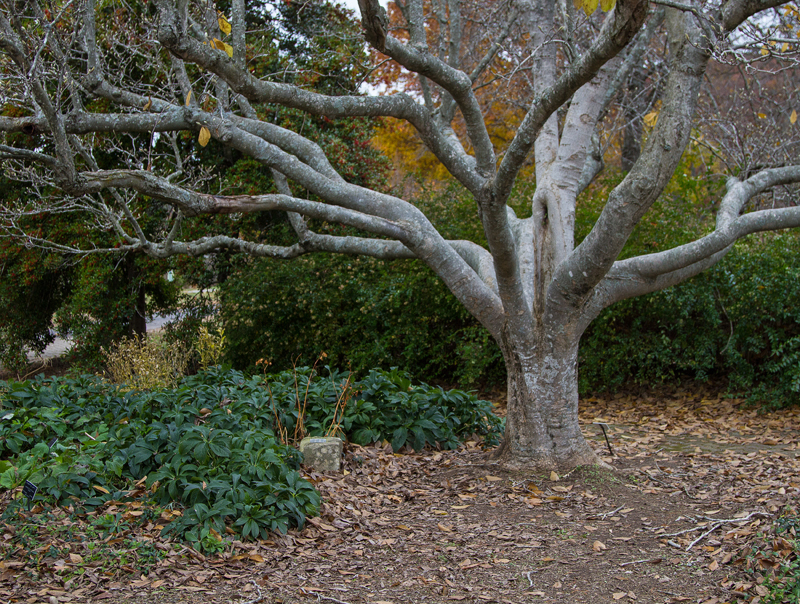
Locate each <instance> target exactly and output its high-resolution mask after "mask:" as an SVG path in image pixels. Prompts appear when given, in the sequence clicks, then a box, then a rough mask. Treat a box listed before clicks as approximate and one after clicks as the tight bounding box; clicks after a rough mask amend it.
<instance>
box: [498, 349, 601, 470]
mask: <svg viewBox="0 0 800 604" xmlns="http://www.w3.org/2000/svg"><path fill="white" fill-rule="evenodd" d="M504 354H505V359H506V369H507V371H508V413H507V416H506V433H505V439H504V442H503V444H502V445H501V446H500V448H499V449H498V450H497V452H496V454H495V456H496V458H497V459H499V460H500V461H501V462H502V463H503V465H504V466H506V467H508V468H510V469H536V470H548V471H549V470H556V471H564V470H571V469H573V468H575V467H576V466H581V465H593V464H599V465H603V466H606V465H607V464H605V463H604V462H603V461H601V460H600V459H599V458H598V456H597V455H596V454H595V452H594V451H593V450H592V448H591V447H590V446H589V443H587V442H586V439H585V438H584V437H583V434H582V432H581V428H580V424H579V422H578V363H577V360H578V347H577V345H574V346H569V347H568V348H567V349H565V350H560V351H559V350H556V351H554V350H550V351H548V352H546V353H538V354H537V353H534V354H531V355H529V356H525V355H521V354H519V353H514V352H509V351H504Z"/></svg>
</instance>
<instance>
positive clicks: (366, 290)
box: [219, 256, 504, 385]
mask: <svg viewBox="0 0 800 604" xmlns="http://www.w3.org/2000/svg"><path fill="white" fill-rule="evenodd" d="M219 292H220V303H221V308H220V314H221V319H222V322H223V324H224V326H225V334H226V337H227V341H228V345H229V348H228V352H227V356H226V358H227V360H228V361H230V362H231V363H232V364H233V365H234V366H235V367H252V366H253V365H254V363H255V362H256V360H257V359H260V358H262V357H265V356H266V357H268V358H269V360H270V361H271V362H272V364H273V366H274V367H276V368H278V369H288V368H290V367H292V365H293V364H294V363H299V364H311V363H312V362H313V361H314V358H315V355H316V353H317V351H319V350H325V351H326V352H327V353H328V355H329V361H330V363H331V364H332V365H336V366H339V367H347V366H349V367H350V368H351V369H352V370H353V371H355V372H356V373H358V374H362V375H363V374H365V373H366V372H367V371H368V370H369V369H370V368H372V367H391V366H400V367H403V368H404V369H405V370H407V371H410V372H412V373H413V374H414V375H417V376H420V377H421V378H423V379H426V380H439V381H444V382H448V383H458V384H464V385H471V384H476V383H487V382H490V383H497V382H501V381H502V380H503V379H504V375H503V361H502V355H501V353H500V350H499V349H498V347H497V345H496V344H495V343H494V341H493V340H492V339H491V338H490V337H489V335H488V333H487V332H486V331H485V330H484V329H483V328H482V327H481V326H480V324H479V323H478V322H477V321H476V320H475V319H474V318H472V317H471V316H470V315H469V313H468V312H467V311H466V310H465V309H464V307H463V306H461V304H460V303H459V302H458V301H457V300H456V299H455V297H454V296H453V295H452V294H451V293H450V292H449V291H448V290H447V288H446V287H445V286H444V284H443V283H442V282H441V281H440V280H439V279H438V278H437V277H436V276H435V275H433V273H431V272H430V270H429V269H427V267H424V266H420V265H419V264H418V263H416V262H410V261H397V262H384V261H380V260H375V259H371V258H349V257H342V256H321V257H305V258H301V259H298V260H295V261H293V262H291V263H286V262H280V261H275V260H259V261H258V262H256V263H254V264H253V265H252V266H251V267H249V269H248V270H246V271H242V272H240V273H237V274H235V275H233V276H231V277H229V278H228V279H227V281H225V283H224V284H222V285H221V286H220V289H219Z"/></svg>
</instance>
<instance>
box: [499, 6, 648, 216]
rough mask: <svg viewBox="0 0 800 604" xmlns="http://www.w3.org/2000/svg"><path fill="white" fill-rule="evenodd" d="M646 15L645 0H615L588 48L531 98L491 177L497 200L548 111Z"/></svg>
mask: <svg viewBox="0 0 800 604" xmlns="http://www.w3.org/2000/svg"><path fill="white" fill-rule="evenodd" d="M646 17H647V0H623V1H622V2H617V4H616V6H615V7H614V10H613V11H612V12H611V14H609V16H608V17H607V18H606V20H605V22H604V23H603V28H602V29H601V31H600V35H599V36H598V38H597V40H596V41H595V42H594V44H592V46H591V48H590V49H589V50H588V51H587V52H586V53H585V54H584V55H583V56H582V57H581V58H580V59H579V60H578V61H577V62H576V63H575V64H573V65H572V66H570V67H569V68H568V69H567V71H566V73H564V74H563V75H562V76H561V77H560V78H559V79H558V80H557V81H556V83H555V84H554V85H553V86H552V87H550V88H549V89H547V90H546V91H544V92H543V93H541V94H539V95H537V96H536V98H534V99H533V102H532V103H531V108H530V110H529V111H528V113H527V114H526V116H525V118H524V119H523V120H522V123H521V124H520V126H519V128H518V130H517V133H516V135H515V136H514V140H513V142H512V143H511V145H510V146H509V149H508V151H507V152H506V154H505V156H504V157H503V161H502V162H501V164H500V168H499V169H498V173H497V176H496V178H495V196H496V197H497V199H498V200H502V201H503V202H505V200H506V199H508V195H509V194H510V192H511V187H512V185H513V183H514V180H515V179H516V176H517V174H518V172H519V170H520V168H521V167H522V164H523V163H524V162H525V160H526V158H527V157H528V154H529V153H530V150H531V148H532V147H533V145H534V142H535V141H536V137H537V136H538V134H539V130H540V129H541V128H542V126H543V125H544V123H545V122H546V121H547V119H548V118H549V117H550V115H552V114H553V112H554V111H556V109H558V107H560V106H561V105H563V104H564V103H565V102H566V101H567V99H569V97H570V96H572V95H573V94H574V93H575V91H577V90H578V89H579V88H580V87H581V86H583V85H584V84H585V83H586V82H588V81H589V80H590V79H591V78H592V77H594V75H595V74H596V73H597V72H598V71H599V70H600V68H601V67H602V66H603V65H604V64H605V63H606V62H608V61H609V60H610V59H612V58H613V57H614V56H615V55H616V54H617V53H618V52H619V51H620V50H622V49H623V48H624V47H625V46H626V45H627V44H628V43H629V42H630V40H631V39H632V38H633V37H634V36H635V35H636V32H637V31H638V30H639V28H640V27H641V26H642V24H643V23H644V20H645V18H646Z"/></svg>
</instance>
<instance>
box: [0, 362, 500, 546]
mask: <svg viewBox="0 0 800 604" xmlns="http://www.w3.org/2000/svg"><path fill="white" fill-rule="evenodd" d="M315 378H316V376H315V374H314V372H313V371H312V370H311V369H298V370H297V371H296V372H284V373H281V374H278V375H275V376H269V378H268V379H266V380H265V379H264V378H263V377H261V376H255V377H246V376H245V375H244V374H242V373H240V372H238V371H233V370H223V369H220V368H214V369H211V370H209V371H206V372H201V373H199V374H197V375H195V376H191V377H187V378H185V379H184V380H183V381H181V382H180V383H179V384H178V385H177V387H175V388H173V389H163V390H156V391H134V390H128V389H127V388H125V387H118V386H113V385H110V384H108V383H106V382H104V381H102V380H101V379H99V378H97V377H95V376H89V375H85V376H81V377H79V378H74V379H71V378H51V379H42V378H39V379H36V380H33V381H28V382H10V383H7V384H5V383H0V385H1V386H2V391H0V392H2V399H0V400H2V401H3V409H2V419H3V423H2V425H0V460H2V461H0V486H2V487H4V488H6V489H13V488H16V487H17V486H19V485H20V484H21V483H22V482H23V481H25V480H30V481H31V482H33V483H35V484H36V485H37V486H38V487H39V492H40V494H42V495H45V496H46V497H47V498H49V499H51V500H52V501H53V502H55V503H57V504H66V503H70V504H74V505H79V506H88V507H90V508H93V507H97V506H101V505H106V504H108V503H109V502H112V501H124V500H126V498H129V497H130V496H131V492H132V491H134V490H135V489H136V488H137V487H138V486H141V485H142V484H144V485H145V487H146V488H147V494H148V496H149V497H151V498H152V499H153V500H154V501H155V502H156V503H157V504H158V505H161V506H169V505H171V504H180V505H181V506H182V507H183V511H180V510H176V511H175V513H174V515H173V516H172V517H171V522H170V523H169V524H168V525H166V526H165V529H164V530H165V532H166V533H174V534H176V535H178V536H181V537H183V538H185V539H188V540H189V541H191V542H193V543H195V544H198V546H199V547H201V548H203V549H205V550H215V549H219V548H221V547H222V546H223V545H222V544H223V539H222V535H224V534H225V533H226V532H233V533H236V534H241V535H242V536H243V537H244V538H258V537H265V536H266V534H267V532H268V531H281V532H286V531H287V530H288V528H289V527H290V526H302V525H303V523H304V522H305V519H306V517H307V516H311V515H315V514H316V513H318V510H319V504H320V499H319V494H318V493H317V491H316V490H315V489H314V488H313V487H312V486H311V484H310V483H308V482H307V481H306V480H304V479H303V478H302V477H301V475H300V473H299V463H300V453H299V452H298V451H297V450H296V449H295V448H293V447H290V446H288V445H286V444H285V443H283V442H281V441H280V439H278V438H276V436H275V429H276V427H278V426H285V427H288V428H289V429H290V430H292V429H294V426H295V425H296V423H297V422H298V418H299V417H301V415H305V429H306V430H307V431H308V432H309V433H310V434H311V435H322V434H324V433H325V428H326V427H327V426H328V425H329V424H330V423H331V421H332V418H333V414H334V412H335V407H336V401H337V400H339V399H340V397H341V394H342V392H343V390H344V389H345V388H346V387H347V384H348V380H347V379H345V376H343V374H340V373H337V372H330V373H329V375H328V377H327V378H325V379H322V378H319V379H315ZM354 386H355V390H356V392H357V393H359V394H357V395H356V397H354V399H353V400H352V401H351V404H350V405H348V406H346V408H345V411H344V415H343V417H341V418H340V419H339V423H340V424H341V427H342V428H343V430H344V432H345V434H346V435H347V436H348V437H349V438H350V439H351V440H353V441H355V442H359V443H368V442H372V441H375V440H381V439H384V438H391V439H392V442H393V445H395V446H396V447H397V448H400V447H402V446H403V445H406V444H408V445H410V446H414V447H417V448H421V447H423V446H425V445H426V444H439V445H441V446H442V447H448V448H453V447H455V446H456V445H457V443H458V439H459V438H460V437H465V436H470V435H472V434H474V433H478V434H482V435H484V437H485V439H486V441H487V442H496V439H497V436H498V434H499V432H500V430H501V428H502V425H501V420H499V418H497V417H495V416H494V415H492V412H491V411H492V408H491V404H490V403H488V402H486V401H478V400H477V399H476V397H474V396H473V395H469V394H466V393H464V392H460V391H450V392H446V391H444V390H442V389H441V388H430V387H428V386H426V385H425V384H422V385H412V384H411V381H410V379H409V377H408V376H407V375H406V374H404V373H402V372H398V371H392V372H388V373H384V372H377V371H376V372H372V373H370V375H369V377H368V378H367V379H365V380H363V381H362V382H360V383H356V384H355V385H354Z"/></svg>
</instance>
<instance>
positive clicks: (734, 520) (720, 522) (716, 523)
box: [686, 512, 770, 552]
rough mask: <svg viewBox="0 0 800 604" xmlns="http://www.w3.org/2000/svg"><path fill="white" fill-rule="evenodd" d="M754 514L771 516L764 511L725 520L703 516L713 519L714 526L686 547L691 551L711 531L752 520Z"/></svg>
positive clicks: (706, 518)
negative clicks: (729, 524)
mask: <svg viewBox="0 0 800 604" xmlns="http://www.w3.org/2000/svg"><path fill="white" fill-rule="evenodd" d="M753 516H765V517H767V518H769V516H770V515H769V514H765V513H764V512H750V513H749V514H748V515H747V516H745V517H743V518H726V519H724V520H719V519H716V518H709V517H708V516H702V518H703V519H705V520H711V521H713V522H714V526H712V527H711V528H710V529H708V530H707V531H706V532H705V533H703V534H702V535H700V536H699V537H698V538H697V539H695V540H694V541H692V542H691V543H690V544H689V545H688V546H687V547H686V551H687V552H688V551H689V550H690V549H692V548H693V547H694V546H695V545H697V544H698V543H699V542H700V541H702V540H703V539H704V538H705V537H707V536H708V535H710V534H711V533H713V532H714V531H715V530H717V529H718V528H719V527H721V526H722V525H723V524H727V523H737V522H746V521H747V520H750V518H752V517H753Z"/></svg>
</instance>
